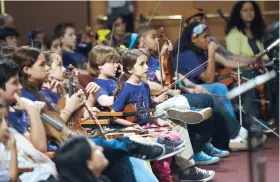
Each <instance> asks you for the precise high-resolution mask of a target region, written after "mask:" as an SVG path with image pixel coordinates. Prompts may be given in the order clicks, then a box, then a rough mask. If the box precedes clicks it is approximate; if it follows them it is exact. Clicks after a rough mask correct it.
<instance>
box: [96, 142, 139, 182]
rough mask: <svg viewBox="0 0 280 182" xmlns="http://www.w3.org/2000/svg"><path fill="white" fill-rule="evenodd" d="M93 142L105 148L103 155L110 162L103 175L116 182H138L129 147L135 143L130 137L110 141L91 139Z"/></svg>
mask: <svg viewBox="0 0 280 182" xmlns="http://www.w3.org/2000/svg"><path fill="white" fill-rule="evenodd" d="M91 140H92V141H93V142H95V143H96V145H99V146H102V147H103V153H104V155H105V157H106V158H107V159H108V161H109V166H108V167H107V168H106V169H105V170H104V171H103V173H102V174H104V175H105V176H107V177H108V178H109V179H110V181H114V182H137V181H136V178H135V175H134V172H135V169H133V167H132V163H131V162H130V159H129V151H130V146H129V145H130V144H132V143H133V142H132V141H131V140H130V139H129V138H128V137H122V138H117V139H114V140H109V141H107V140H105V139H103V138H91ZM137 170H139V169H137Z"/></svg>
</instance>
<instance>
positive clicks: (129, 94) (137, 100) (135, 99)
mask: <svg viewBox="0 0 280 182" xmlns="http://www.w3.org/2000/svg"><path fill="white" fill-rule="evenodd" d="M127 104H133V105H134V106H135V107H136V109H137V120H136V121H135V122H136V123H137V124H139V125H144V124H146V123H149V122H150V121H149V114H150V108H152V99H151V93H150V88H149V86H148V84H146V83H144V82H141V83H140V84H139V85H132V84H130V83H127V82H125V83H124V85H123V88H122V90H121V92H120V93H119V95H118V96H117V98H116V101H115V102H114V104H113V107H112V109H113V110H114V111H123V110H124V108H125V106H126V105H127Z"/></svg>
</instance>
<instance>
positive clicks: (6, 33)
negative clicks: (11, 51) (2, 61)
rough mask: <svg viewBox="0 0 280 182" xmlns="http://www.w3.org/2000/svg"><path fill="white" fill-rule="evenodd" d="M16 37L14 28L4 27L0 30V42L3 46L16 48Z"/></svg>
mask: <svg viewBox="0 0 280 182" xmlns="http://www.w3.org/2000/svg"><path fill="white" fill-rule="evenodd" d="M18 36H19V33H18V31H17V30H16V29H15V28H12V27H4V28H1V29H0V41H1V44H3V45H7V46H14V47H17V41H18V40H17V38H18Z"/></svg>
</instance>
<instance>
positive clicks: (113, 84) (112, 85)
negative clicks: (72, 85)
mask: <svg viewBox="0 0 280 182" xmlns="http://www.w3.org/2000/svg"><path fill="white" fill-rule="evenodd" d="M93 82H95V83H96V84H97V85H99V86H100V89H99V91H98V92H97V94H96V100H97V99H98V98H99V97H100V96H101V95H107V96H113V95H114V92H115V90H116V89H117V87H118V84H117V81H116V80H114V79H107V80H105V79H100V78H95V79H94V80H93Z"/></svg>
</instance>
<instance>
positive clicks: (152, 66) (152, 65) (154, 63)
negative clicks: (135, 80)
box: [148, 56, 160, 82]
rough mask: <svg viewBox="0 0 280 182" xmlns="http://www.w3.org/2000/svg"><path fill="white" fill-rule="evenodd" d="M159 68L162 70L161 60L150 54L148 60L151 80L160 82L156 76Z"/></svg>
mask: <svg viewBox="0 0 280 182" xmlns="http://www.w3.org/2000/svg"><path fill="white" fill-rule="evenodd" d="M157 70H160V65H159V62H158V60H157V59H156V58H155V57H154V56H150V57H149V60H148V78H149V80H150V81H154V82H159V81H158V79H157V77H156V71H157Z"/></svg>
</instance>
